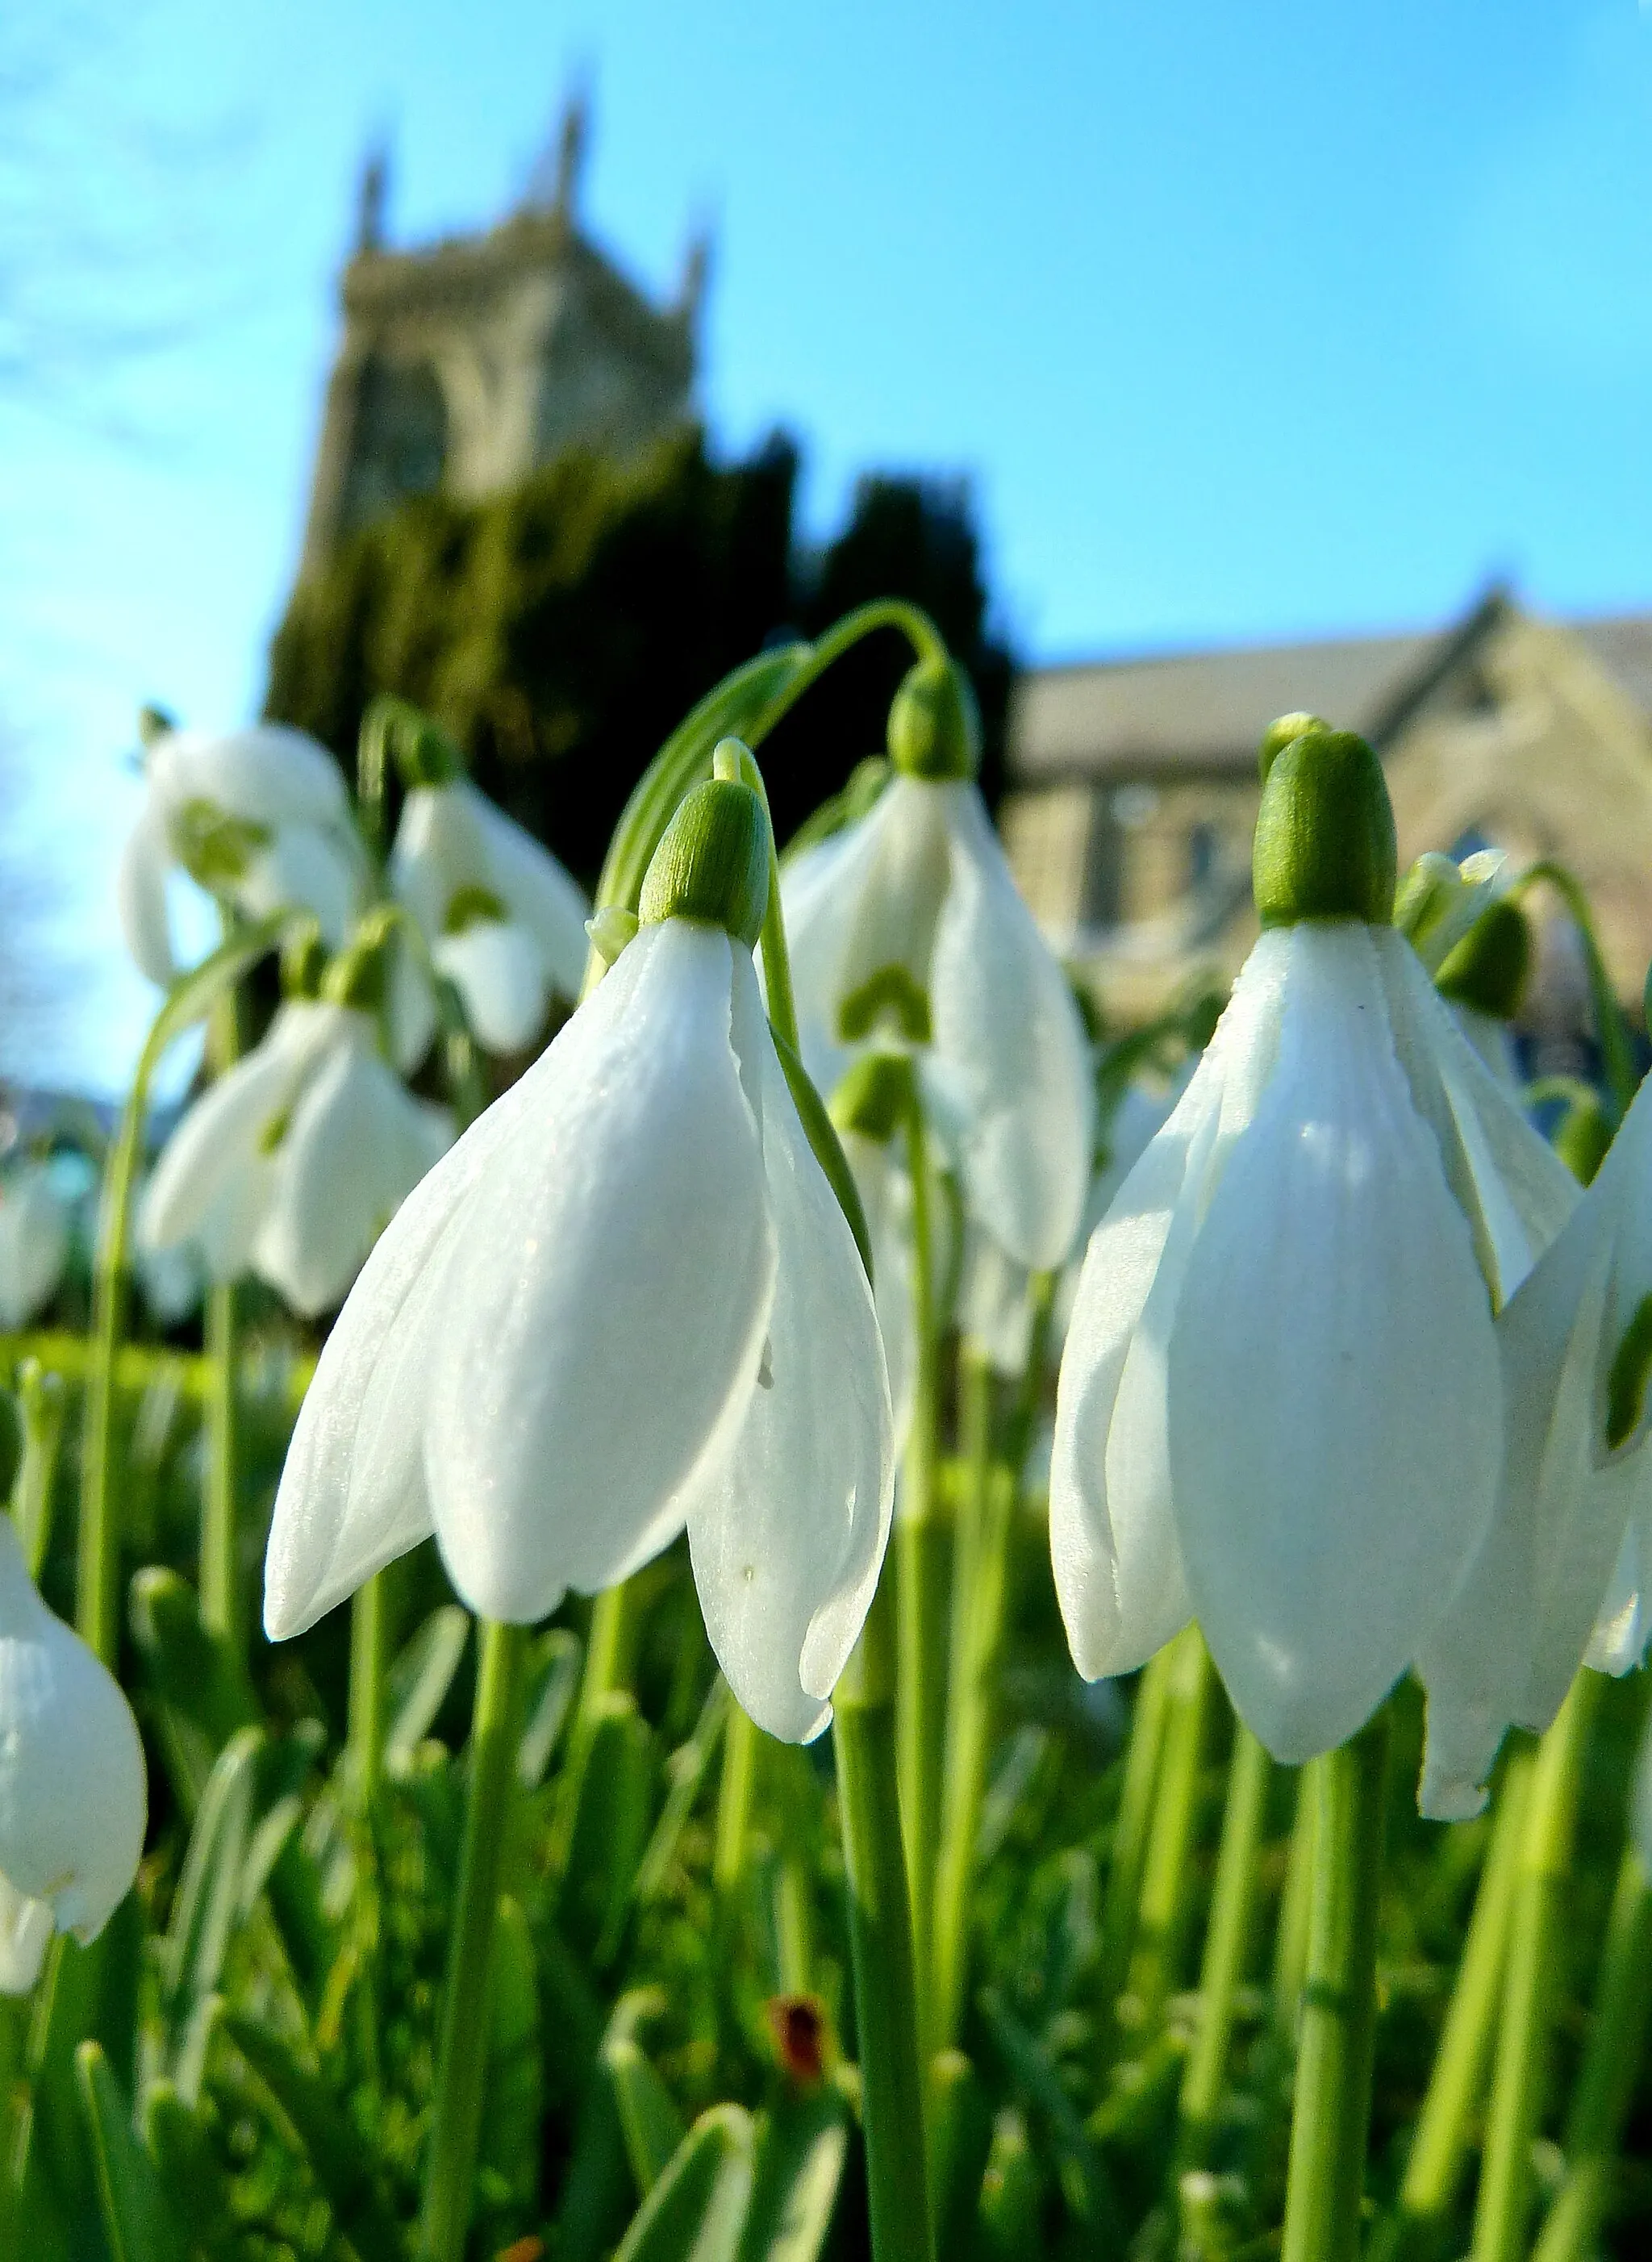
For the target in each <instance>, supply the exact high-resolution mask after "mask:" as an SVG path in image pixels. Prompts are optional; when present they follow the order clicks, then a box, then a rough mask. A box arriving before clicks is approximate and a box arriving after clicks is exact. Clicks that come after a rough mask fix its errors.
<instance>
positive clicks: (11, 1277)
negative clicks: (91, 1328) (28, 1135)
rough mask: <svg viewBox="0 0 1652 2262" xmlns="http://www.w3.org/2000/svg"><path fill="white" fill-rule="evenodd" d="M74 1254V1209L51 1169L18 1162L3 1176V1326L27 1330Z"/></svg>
mask: <svg viewBox="0 0 1652 2262" xmlns="http://www.w3.org/2000/svg"><path fill="white" fill-rule="evenodd" d="M68 1262H69V1209H68V1206H67V1205H66V1203H65V1202H64V1200H63V1199H62V1197H61V1195H60V1193H59V1192H58V1191H57V1188H56V1187H55V1185H54V1184H53V1183H52V1173H51V1170H50V1168H49V1166H48V1165H47V1163H40V1162H22V1163H17V1164H15V1165H14V1166H13V1168H12V1169H11V1170H10V1171H7V1172H6V1173H5V1174H4V1177H0V1328H4V1329H8V1330H11V1329H17V1328H23V1327H26V1326H27V1325H28V1323H29V1322H30V1321H31V1320H32V1319H33V1318H35V1317H36V1315H38V1314H39V1313H40V1312H42V1311H43V1310H44V1309H45V1307H47V1304H49V1303H50V1302H51V1300H52V1298H53V1297H54V1295H55V1294H56V1293H57V1286H58V1283H59V1281H60V1280H61V1279H62V1277H63V1268H64V1266H65V1265H66V1264H68Z"/></svg>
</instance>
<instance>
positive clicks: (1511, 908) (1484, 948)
mask: <svg viewBox="0 0 1652 2262" xmlns="http://www.w3.org/2000/svg"><path fill="white" fill-rule="evenodd" d="M1531 965H1532V930H1531V928H1530V926H1528V925H1527V923H1526V913H1525V912H1524V911H1522V910H1521V909H1520V907H1519V904H1511V903H1509V902H1508V901H1507V900H1506V899H1505V900H1504V902H1501V903H1495V904H1492V905H1491V906H1490V909H1489V910H1487V911H1482V912H1481V914H1480V917H1479V918H1477V919H1476V920H1475V923H1474V925H1473V926H1471V927H1470V928H1469V930H1468V933H1467V934H1466V935H1464V937H1463V939H1462V940H1461V942H1459V943H1457V944H1455V945H1454V947H1452V948H1451V949H1450V950H1448V951H1447V952H1446V955H1445V957H1444V959H1442V961H1441V962H1440V966H1439V972H1438V973H1437V974H1436V975H1435V976H1434V987H1435V988H1436V989H1437V990H1438V991H1439V994H1440V996H1441V997H1442V998H1451V999H1452V1000H1453V1001H1454V1003H1455V1004H1457V1005H1471V1006H1473V1007H1474V1009H1475V1012H1479V1013H1490V1014H1491V1015H1492V1016H1493V1017H1494V1019H1497V1020H1499V1021H1511V1020H1512V1019H1514V1017H1515V1015H1516V1014H1517V1013H1518V1012H1519V1010H1520V1000H1521V998H1523V997H1524V996H1525V995H1526V976H1527V974H1528V973H1529V972H1530V970H1531Z"/></svg>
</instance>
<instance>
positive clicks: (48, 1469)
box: [0, 1354, 68, 1585]
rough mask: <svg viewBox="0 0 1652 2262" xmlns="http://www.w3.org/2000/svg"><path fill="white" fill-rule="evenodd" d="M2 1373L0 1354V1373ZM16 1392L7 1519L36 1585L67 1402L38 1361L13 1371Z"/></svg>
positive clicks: (57, 1379)
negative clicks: (16, 1454) (18, 1453)
mask: <svg viewBox="0 0 1652 2262" xmlns="http://www.w3.org/2000/svg"><path fill="white" fill-rule="evenodd" d="M0 1372H4V1355H3V1354H0ZM17 1393H18V1403H19V1405H20V1406H21V1408H22V1409H23V1459H22V1460H21V1461H20V1462H19V1464H18V1473H17V1481H16V1483H15V1484H14V1485H13V1487H12V1493H11V1516H12V1521H13V1523H15V1524H16V1525H17V1527H18V1541H19V1543H20V1545H21V1546H22V1549H23V1560H24V1561H25V1563H26V1564H27V1565H28V1567H29V1576H30V1578H32V1580H33V1581H35V1582H36V1584H37V1585H38V1584H39V1582H40V1570H41V1567H42V1565H43V1564H44V1563H45V1561H46V1552H47V1547H48V1546H49V1545H51V1538H52V1488H53V1484H54V1480H55V1478H56V1475H57V1456H58V1450H59V1448H60V1447H61V1444H62V1442H63V1416H64V1415H65V1413H66V1412H67V1411H68V1397H67V1394H66V1393H65V1391H64V1388H63V1381H62V1377H61V1375H59V1374H55V1373H54V1372H51V1371H50V1370H49V1369H48V1368H47V1367H45V1366H42V1365H41V1364H40V1360H39V1359H38V1358H25V1360H24V1361H23V1362H22V1364H21V1365H20V1366H19V1367H18V1374H17Z"/></svg>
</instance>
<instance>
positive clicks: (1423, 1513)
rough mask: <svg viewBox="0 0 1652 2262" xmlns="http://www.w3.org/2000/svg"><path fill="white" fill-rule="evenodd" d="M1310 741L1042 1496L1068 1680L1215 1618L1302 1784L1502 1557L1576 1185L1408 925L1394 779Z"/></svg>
mask: <svg viewBox="0 0 1652 2262" xmlns="http://www.w3.org/2000/svg"><path fill="white" fill-rule="evenodd" d="M1294 721H1295V718H1293V725H1294ZM1293 725H1288V726H1287V727H1286V729H1285V730H1284V731H1280V726H1275V731H1274V732H1273V733H1270V735H1269V738H1268V739H1267V740H1265V742H1264V761H1265V771H1264V774H1265V778H1266V783H1265V786H1264V790H1263V796H1262V806H1261V810H1260V813H1259V818H1258V824H1257V834H1256V846H1255V855H1254V868H1255V885H1256V899H1257V908H1258V911H1259V915H1260V918H1261V922H1262V927H1263V933H1262V936H1261V939H1260V940H1259V942H1258V944H1257V946H1256V947H1255V949H1254V950H1253V951H1252V955H1251V956H1250V958H1249V960H1248V961H1247V962H1246V963H1245V965H1244V969H1242V971H1241V973H1240V975H1239V977H1238V980H1237V983H1236V984H1235V986H1234V991H1233V996H1232V998H1231V1001H1230V1004H1229V1005H1228V1008H1227V1010H1226V1012H1224V1013H1223V1017H1222V1019H1221V1021H1220V1023H1219V1024H1218V1026H1217V1028H1216V1034H1215V1036H1214V1038H1213V1039H1212V1041H1211V1043H1210V1045H1209V1047H1208V1050H1207V1051H1206V1053H1205V1055H1204V1056H1203V1058H1202V1060H1201V1063H1200V1064H1199V1066H1198V1068H1197V1070H1195V1071H1194V1076H1193V1078H1192V1081H1191V1082H1190V1083H1189V1084H1188V1086H1187V1091H1185V1092H1184V1093H1183V1095H1182V1097H1181V1099H1180V1100H1179V1103H1178V1104H1177V1106H1176V1108H1175V1110H1174V1112H1173V1113H1172V1115H1171V1117H1170V1119H1169V1120H1168V1121H1167V1122H1166V1124H1165V1127H1164V1128H1163V1130H1162V1131H1160V1132H1159V1133H1158V1135H1157V1137H1155V1138H1154V1139H1153V1140H1152V1142H1151V1144H1150V1145H1149V1146H1148V1148H1147V1149H1146V1151H1145V1152H1144V1154H1143V1156H1142V1157H1141V1160H1140V1161H1139V1162H1138V1163H1136V1167H1135V1169H1134V1170H1133V1171H1131V1172H1130V1174H1129V1178H1127V1179H1126V1180H1125V1183H1124V1185H1123V1186H1122V1188H1121V1189H1120V1192H1119V1193H1118V1195H1117V1197H1116V1199H1115V1201H1114V1204H1113V1207H1112V1208H1111V1209H1110V1210H1109V1211H1108V1213H1107V1216H1106V1217H1105V1218H1104V1219H1103V1221H1102V1222H1101V1224H1100V1227H1099V1228H1097V1230H1096V1232H1095V1233H1094V1235H1093V1237H1092V1239H1091V1242H1090V1244H1089V1248H1088V1250H1087V1252H1086V1257H1085V1260H1084V1269H1083V1274H1082V1278H1081V1280H1080V1284H1079V1288H1078V1299H1077V1304H1076V1308H1075V1310H1074V1313H1073V1317H1072V1326H1071V1334H1070V1336H1069V1337H1068V1341H1067V1346H1066V1351H1065V1355H1064V1359H1063V1363H1062V1369H1061V1378H1060V1386H1059V1391H1058V1395H1057V1416H1056V1437H1055V1450H1054V1459H1053V1464H1052V1469H1051V1489H1050V1545H1051V1551H1052V1555H1053V1560H1054V1565H1055V1573H1056V1582H1057V1589H1058V1593H1059V1596H1060V1601H1061V1607H1062V1612H1063V1616H1064V1619H1065V1622H1066V1627H1067V1632H1068V1637H1069V1639H1070V1641H1071V1646H1072V1651H1073V1655H1074V1658H1075V1660H1076V1661H1077V1663H1078V1668H1079V1670H1080V1672H1082V1673H1083V1674H1084V1675H1086V1677H1088V1678H1092V1679H1093V1678H1095V1677H1096V1676H1097V1675H1101V1674H1113V1673H1123V1672H1128V1671H1129V1670H1131V1669H1132V1668H1134V1667H1136V1666H1137V1665H1139V1664H1141V1663H1142V1662H1143V1660H1144V1659H1146V1658H1147V1657H1148V1656H1150V1655H1151V1653H1152V1652H1153V1651H1154V1650H1156V1649H1157V1648H1158V1646H1160V1644H1161V1643H1163V1642H1164V1641H1165V1640H1166V1639H1169V1637H1170V1636H1171V1635H1172V1633H1174V1632H1176V1631H1177V1629H1178V1628H1179V1626H1180V1625H1181V1624H1183V1623H1184V1622H1185V1621H1186V1620H1187V1617H1189V1616H1190V1615H1192V1614H1194V1613H1195V1612H1196V1614H1197V1616H1198V1617H1199V1619H1200V1622H1201V1625H1202V1627H1203V1630H1204V1633H1205V1636H1206V1639H1207V1640H1208V1643H1209V1645H1210V1649H1211V1653H1212V1654H1213V1656H1214V1657H1215V1659H1216V1664H1217V1666H1218V1667H1219V1668H1220V1669H1221V1672H1222V1674H1223V1679H1224V1680H1225V1681H1226V1682H1227V1685H1228V1689H1229V1692H1230V1695H1231V1697H1232V1698H1233V1702H1234V1704H1235V1705H1236V1707H1237V1710H1238V1711H1239V1712H1240V1713H1241V1715H1242V1716H1243V1717H1244V1719H1245V1720H1246V1721H1247V1722H1248V1724H1249V1725H1250V1726H1251V1727H1252V1729H1253V1730H1254V1732H1255V1733H1256V1734H1257V1735H1258V1736H1259V1737H1260V1739H1261V1740H1262V1741H1263V1742H1264V1743H1265V1744H1266V1746H1267V1747H1268V1748H1269V1749H1270V1750H1271V1751H1273V1753H1274V1754H1276V1756H1277V1757H1279V1758H1280V1759H1281V1760H1285V1761H1300V1760H1304V1759H1307V1758H1309V1757H1311V1756H1312V1755H1313V1754H1316V1753H1318V1752H1322V1751H1325V1750H1328V1749H1330V1748H1331V1747H1332V1746H1334V1745H1336V1744H1338V1743H1339V1742H1341V1741H1342V1740H1344V1739H1345V1738H1346V1737H1347V1736H1349V1735H1351V1734H1353V1733H1354V1732H1355V1731H1356V1730H1357V1729H1358V1728H1359V1727H1360V1725H1361V1724H1362V1723H1363V1721H1364V1720H1365V1719H1366V1718H1367V1716H1368V1715H1369V1714H1370V1713H1371V1711H1373V1710H1374V1708H1375V1706H1376V1705H1377V1704H1379V1703H1380V1702H1381V1699H1382V1697H1383V1696H1384V1695H1385V1694H1386V1692H1387V1690H1388V1689H1389V1687H1390V1685H1391V1684H1392V1683H1393V1682H1394V1681H1395V1680H1396V1678H1397V1677H1398V1675H1400V1674H1401V1673H1403V1671H1404V1670H1405V1668H1406V1667H1407V1666H1408V1665H1409V1664H1410V1661H1411V1660H1413V1658H1415V1657H1416V1656H1417V1654H1418V1650H1419V1649H1420V1648H1421V1647H1422V1646H1423V1645H1424V1644H1425V1642H1426V1641H1427V1639H1428V1638H1429V1636H1430V1634H1431V1633H1432V1632H1433V1630H1434V1628H1435V1626H1436V1624H1438V1622H1439V1617H1440V1616H1441V1613H1442V1611H1443V1610H1444V1609H1445V1607H1446V1603H1448V1602H1449V1600H1450V1598H1451V1596H1452V1594H1453V1591H1454V1588H1455V1587H1456V1585H1457V1584H1458V1582H1459V1581H1460V1580H1461V1578H1462V1577H1463V1575H1464V1574H1465V1572H1466V1570H1467V1569H1468V1566H1469V1564H1470V1562H1471V1560H1473V1558H1474V1555H1475V1550H1476V1549H1477V1548H1478V1547H1479V1545H1480V1544H1481V1542H1482V1539H1483V1538H1484V1537H1485V1534H1486V1531H1487V1529H1488V1526H1489V1524H1490V1518H1491V1513H1492V1504H1493V1498H1494V1494H1495V1490H1496V1487H1497V1474H1498V1467H1499V1463H1500V1460H1501V1455H1502V1421H1503V1391H1502V1384H1501V1380H1500V1376H1499V1371H1498V1357H1497V1343H1496V1338H1495V1336H1494V1332H1493V1313H1494V1311H1495V1310H1496V1308H1497V1307H1498V1306H1500V1305H1501V1304H1502V1303H1503V1302H1504V1300H1506V1299H1507V1298H1508V1297H1509V1295H1510V1294H1511V1293H1512V1291H1513V1290H1514V1289H1515V1287H1516V1286H1518V1285H1519V1281H1520V1280H1521V1279H1523V1278H1524V1277H1525V1275H1526V1271H1528V1270H1529V1268H1530V1266H1531V1264H1532V1262H1533V1258H1534V1257H1535V1256H1536V1255H1537V1253H1538V1252H1539V1250H1541V1249H1542V1248H1543V1247H1544V1246H1545V1245H1546V1244H1547V1242H1548V1241H1549V1239H1550V1238H1551V1237H1552V1235H1554V1234H1555V1231H1556V1230H1557V1229H1558V1228H1559V1226H1560V1225H1561V1223H1562V1221H1563V1220H1564V1218H1565V1216H1566V1214H1567V1212H1568V1210H1569V1207H1571V1204H1572V1202H1573V1201H1574V1200H1575V1199H1576V1186H1575V1185H1574V1183H1573V1182H1572V1181H1571V1179H1570V1178H1569V1175H1568V1173H1567V1172H1566V1171H1565V1170H1564V1169H1563V1167H1562V1165H1561V1164H1560V1163H1558V1162H1557V1161H1556V1160H1555V1157H1554V1156H1553V1155H1551V1154H1550V1152H1549V1150H1548V1149H1547V1147H1546V1146H1545V1145H1544V1144H1543V1142H1542V1141H1541V1140H1540V1139H1539V1138H1538V1136H1537V1135H1536V1134H1535V1133H1534V1132H1533V1130H1532V1129H1531V1128H1530V1127H1529V1126H1528V1125H1527V1124H1526V1121H1525V1120H1524V1118H1523V1117H1522V1115H1521V1114H1520V1113H1519V1109H1518V1107H1517V1106H1515V1105H1514V1103H1513V1101H1512V1100H1511V1099H1510V1098H1509V1096H1508V1094H1507V1093H1506V1092H1505V1091H1504V1089H1503V1088H1502V1086H1501V1085H1500V1084H1498V1083H1497V1081H1496V1080H1495V1079H1494V1078H1493V1077H1491V1076H1490V1074H1489V1073H1488V1072H1487V1070H1486V1069H1485V1068H1484V1066H1483V1064H1482V1063H1481V1061H1480V1060H1479V1058H1478V1056H1477V1055H1475V1052H1474V1051H1473V1049H1472V1048H1470V1047H1469V1045H1468V1043H1467V1041H1465V1040H1464V1038H1463V1037H1462V1036H1461V1034H1460V1032H1459V1031H1458V1030H1457V1028H1456V1027H1455V1026H1454V1023H1453V1021H1452V1019H1451V1015H1450V1013H1449V1012H1448V1011H1447V1010H1446V1006H1445V1005H1443V1004H1442V1003H1441V1001H1440V1000H1439V998H1437V997H1436V995H1435V994H1434V991H1433V990H1432V987H1431V985H1430V983H1429V981H1428V977H1427V976H1426V975H1425V972H1424V970H1423V969H1422V966H1421V964H1420V963H1419V962H1418V958H1417V955H1416V954H1415V952H1414V951H1413V950H1412V949H1411V947H1410V945H1409V944H1408V943H1407V942H1406V941H1404V940H1403V939H1402V937H1401V936H1399V935H1398V934H1397V933H1396V932H1395V931H1394V929H1393V927H1392V926H1390V925H1389V913H1390V910H1391V906H1392V904H1393V900H1394V877H1395V864H1394V832H1393V817H1392V812H1391V810H1390V809H1389V801H1388V794H1387V789H1386V787H1385V785H1384V782H1383V779H1382V774H1381V767H1380V765H1379V764H1378V762H1377V760H1376V757H1375V756H1374V754H1373V753H1372V752H1371V750H1370V748H1369V747H1368V746H1366V745H1365V744H1364V742H1363V741H1362V740H1360V739H1359V738H1353V737H1352V736H1350V735H1345V734H1340V733H1330V732H1326V731H1324V730H1323V729H1320V730H1315V731H1309V733H1308V734H1307V735H1304V736H1299V737H1291V736H1290V730H1291V728H1292V727H1293ZM1281 737H1285V738H1288V743H1287V744H1285V745H1284V746H1283V748H1282V750H1281V749H1280V738H1281Z"/></svg>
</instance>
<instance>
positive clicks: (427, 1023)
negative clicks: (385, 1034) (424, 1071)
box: [385, 934, 436, 1076]
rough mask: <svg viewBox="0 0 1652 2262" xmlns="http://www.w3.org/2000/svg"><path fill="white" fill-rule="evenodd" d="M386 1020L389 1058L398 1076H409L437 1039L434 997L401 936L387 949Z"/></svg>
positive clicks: (406, 942) (427, 979)
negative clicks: (388, 971)
mask: <svg viewBox="0 0 1652 2262" xmlns="http://www.w3.org/2000/svg"><path fill="white" fill-rule="evenodd" d="M385 1016H386V1021H387V1022H388V1024H389V1041H390V1057H391V1059H392V1060H393V1062H394V1063H395V1065H396V1068H397V1070H399V1071H400V1074H401V1075H403V1076H412V1075H414V1074H415V1072H416V1070H418V1068H419V1067H420V1065H421V1063H422V1062H423V1060H424V1057H425V1055H426V1054H427V1053H428V1052H429V1049H430V1047H431V1044H432V1042H433V1041H434V1040H435V1037H436V997H435V993H434V992H433V991H432V990H431V987H430V980H429V976H428V975H427V974H426V972H425V970H424V968H423V965H422V963H421V962H420V961H419V960H418V959H417V958H415V956H414V954H413V951H412V949H411V948H410V947H409V946H408V941H407V939H406V937H405V936H403V935H400V934H399V935H397V937H396V938H395V940H394V941H393V943H392V944H391V947H390V986H389V997H388V998H387V1000H386V1009H385Z"/></svg>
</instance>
